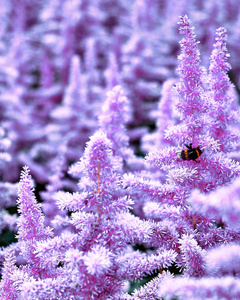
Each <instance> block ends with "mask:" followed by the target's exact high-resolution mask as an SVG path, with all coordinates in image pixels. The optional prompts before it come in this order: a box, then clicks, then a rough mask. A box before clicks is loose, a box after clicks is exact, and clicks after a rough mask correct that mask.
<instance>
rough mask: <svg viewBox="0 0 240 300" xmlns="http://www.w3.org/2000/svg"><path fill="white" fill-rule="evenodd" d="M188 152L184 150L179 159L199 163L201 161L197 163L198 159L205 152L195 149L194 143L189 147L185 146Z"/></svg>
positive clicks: (179, 154) (179, 153)
mask: <svg viewBox="0 0 240 300" xmlns="http://www.w3.org/2000/svg"><path fill="white" fill-rule="evenodd" d="M184 145H185V146H186V147H187V148H188V150H182V151H180V152H178V157H179V158H181V159H182V160H194V161H195V162H196V163H199V161H196V159H197V158H198V157H199V156H200V155H201V154H202V153H203V151H202V150H201V149H200V148H199V146H198V147H197V148H193V147H192V143H191V144H189V145H187V144H184Z"/></svg>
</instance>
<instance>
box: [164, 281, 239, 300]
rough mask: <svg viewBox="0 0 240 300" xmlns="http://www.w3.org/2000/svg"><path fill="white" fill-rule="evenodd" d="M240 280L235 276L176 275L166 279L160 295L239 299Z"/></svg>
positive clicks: (170, 297) (166, 296)
mask: <svg viewBox="0 0 240 300" xmlns="http://www.w3.org/2000/svg"><path fill="white" fill-rule="evenodd" d="M239 291H240V280H239V278H233V277H229V276H226V277H220V278H212V277H208V278H207V277H206V278H201V279H188V278H180V277H176V278H174V279H172V280H168V281H166V282H165V281H164V282H163V283H162V286H161V288H160V291H159V293H158V297H164V298H165V299H169V300H170V299H172V298H173V297H178V298H179V299H184V300H185V299H187V300H190V299H197V300H203V299H238V298H239V296H240V292H239Z"/></svg>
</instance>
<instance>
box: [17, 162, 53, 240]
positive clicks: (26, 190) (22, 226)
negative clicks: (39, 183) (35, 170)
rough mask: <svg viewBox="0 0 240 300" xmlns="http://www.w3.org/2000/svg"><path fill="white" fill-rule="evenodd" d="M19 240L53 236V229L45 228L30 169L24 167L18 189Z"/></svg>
mask: <svg viewBox="0 0 240 300" xmlns="http://www.w3.org/2000/svg"><path fill="white" fill-rule="evenodd" d="M18 195H19V199H18V205H19V208H18V211H19V213H20V214H21V215H20V217H19V221H18V238H19V239H20V240H22V241H27V240H31V239H43V238H47V237H50V236H51V229H50V228H48V227H45V225H44V219H45V218H44V216H43V214H42V211H41V205H40V204H38V203H37V200H36V198H35V195H34V189H33V181H32V178H31V175H30V174H29V169H28V167H24V168H23V171H22V173H21V180H20V183H19V189H18Z"/></svg>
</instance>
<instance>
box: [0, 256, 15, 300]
mask: <svg viewBox="0 0 240 300" xmlns="http://www.w3.org/2000/svg"><path fill="white" fill-rule="evenodd" d="M15 263H16V260H15V257H14V252H13V251H9V252H8V255H7V256H6V260H5V263H4V268H3V274H2V280H1V283H0V296H1V298H2V299H3V300H9V299H11V300H17V299H19V297H18V296H19V294H18V291H17V289H16V287H15V286H14V283H15V281H14V279H15V278H14V274H15V273H16V270H17V267H16V266H15Z"/></svg>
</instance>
